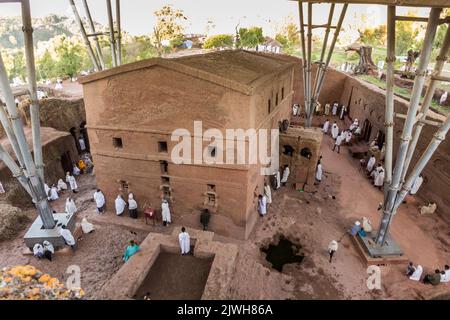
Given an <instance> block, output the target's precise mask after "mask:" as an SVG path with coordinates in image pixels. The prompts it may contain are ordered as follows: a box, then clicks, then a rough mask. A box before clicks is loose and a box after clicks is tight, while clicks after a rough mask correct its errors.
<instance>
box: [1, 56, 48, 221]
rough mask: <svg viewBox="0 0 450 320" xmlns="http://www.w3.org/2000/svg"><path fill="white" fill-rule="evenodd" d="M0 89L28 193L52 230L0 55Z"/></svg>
mask: <svg viewBox="0 0 450 320" xmlns="http://www.w3.org/2000/svg"><path fill="white" fill-rule="evenodd" d="M0 89H1V91H2V92H3V95H4V98H5V103H6V108H7V111H8V114H9V118H10V119H11V124H12V128H13V132H14V135H15V137H16V139H17V142H18V144H19V149H20V154H21V155H22V157H23V160H24V165H25V170H26V173H27V176H28V179H29V183H30V184H29V185H30V191H31V193H32V194H33V195H34V197H33V200H34V202H35V205H36V208H37V210H38V212H39V215H40V217H41V219H42V223H43V226H44V228H45V229H53V228H54V227H55V220H54V219H53V213H52V210H51V208H50V206H49V204H48V201H47V196H46V194H45V191H44V183H43V181H42V180H41V178H40V177H39V175H38V174H37V172H36V167H35V164H34V162H33V157H32V155H31V152H30V149H29V147H28V144H27V140H26V137H25V133H24V131H23V124H22V119H21V117H20V115H19V112H18V110H17V106H16V103H15V102H14V96H13V94H12V91H11V88H10V86H9V79H8V75H7V73H6V69H5V65H4V63H3V58H2V56H1V54H0Z"/></svg>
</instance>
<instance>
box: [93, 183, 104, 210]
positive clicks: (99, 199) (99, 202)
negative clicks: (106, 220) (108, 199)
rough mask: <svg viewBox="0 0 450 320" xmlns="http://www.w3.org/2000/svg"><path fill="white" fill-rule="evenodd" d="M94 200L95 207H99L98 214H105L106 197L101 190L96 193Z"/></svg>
mask: <svg viewBox="0 0 450 320" xmlns="http://www.w3.org/2000/svg"><path fill="white" fill-rule="evenodd" d="M94 200H95V205H96V206H97V212H98V213H103V211H104V210H105V196H104V195H103V192H102V191H101V190H100V189H97V191H95V192H94Z"/></svg>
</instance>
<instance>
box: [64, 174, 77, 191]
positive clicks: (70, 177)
mask: <svg viewBox="0 0 450 320" xmlns="http://www.w3.org/2000/svg"><path fill="white" fill-rule="evenodd" d="M66 182H67V183H68V184H69V186H70V190H72V192H73V193H77V192H78V184H77V180H76V179H75V177H74V176H73V175H71V174H70V172H67V174H66Z"/></svg>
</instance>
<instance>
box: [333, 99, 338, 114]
mask: <svg viewBox="0 0 450 320" xmlns="http://www.w3.org/2000/svg"><path fill="white" fill-rule="evenodd" d="M337 109H338V104H337V102H335V103H333V108H332V109H331V114H332V115H333V116H336V114H337Z"/></svg>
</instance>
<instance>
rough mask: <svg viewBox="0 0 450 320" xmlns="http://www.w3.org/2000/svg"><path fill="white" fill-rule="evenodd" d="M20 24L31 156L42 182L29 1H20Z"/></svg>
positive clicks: (42, 170)
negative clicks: (28, 106)
mask: <svg viewBox="0 0 450 320" xmlns="http://www.w3.org/2000/svg"><path fill="white" fill-rule="evenodd" d="M22 22H23V33H24V43H25V58H26V67H27V78H28V79H27V82H28V91H29V94H30V101H31V103H30V117H31V131H32V136H33V155H34V163H35V165H36V170H37V173H38V174H39V177H40V178H41V180H42V181H44V160H43V158H42V142H41V126H40V117H39V101H38V98H37V88H36V66H35V63H34V48H33V27H32V25H31V13H30V1H29V0H23V1H22Z"/></svg>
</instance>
